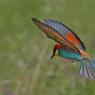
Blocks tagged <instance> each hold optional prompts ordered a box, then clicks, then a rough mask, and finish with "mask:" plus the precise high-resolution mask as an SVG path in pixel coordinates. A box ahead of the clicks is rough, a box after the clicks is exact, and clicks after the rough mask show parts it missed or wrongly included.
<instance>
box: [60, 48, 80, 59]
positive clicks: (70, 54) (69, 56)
mask: <svg viewBox="0 0 95 95" xmlns="http://www.w3.org/2000/svg"><path fill="white" fill-rule="evenodd" d="M58 55H59V56H60V57H63V58H67V59H72V60H78V61H80V60H81V56H80V55H79V54H77V53H74V52H72V51H71V52H70V51H69V52H68V51H65V50H63V49H60V50H58Z"/></svg>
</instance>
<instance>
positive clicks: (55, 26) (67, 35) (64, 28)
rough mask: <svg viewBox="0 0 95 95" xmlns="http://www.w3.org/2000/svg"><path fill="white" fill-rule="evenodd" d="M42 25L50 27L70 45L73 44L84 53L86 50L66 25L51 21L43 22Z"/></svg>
mask: <svg viewBox="0 0 95 95" xmlns="http://www.w3.org/2000/svg"><path fill="white" fill-rule="evenodd" d="M43 23H45V24H46V25H48V26H51V27H52V28H53V29H55V30H56V31H57V32H58V33H59V34H61V35H62V36H64V37H65V38H66V39H68V40H69V41H70V42H71V43H73V44H74V45H75V46H76V47H78V48H79V49H82V50H84V51H85V49H86V48H85V45H84V43H83V42H82V41H81V40H80V38H79V37H78V36H77V34H76V33H75V32H73V31H72V30H71V29H70V28H68V27H67V26H66V25H64V24H62V23H60V22H58V21H55V20H51V19H47V20H44V21H43Z"/></svg>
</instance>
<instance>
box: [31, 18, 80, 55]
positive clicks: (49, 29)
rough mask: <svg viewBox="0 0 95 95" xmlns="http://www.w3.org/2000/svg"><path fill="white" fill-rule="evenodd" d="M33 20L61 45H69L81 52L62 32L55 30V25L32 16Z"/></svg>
mask: <svg viewBox="0 0 95 95" xmlns="http://www.w3.org/2000/svg"><path fill="white" fill-rule="evenodd" d="M32 21H33V22H34V23H35V24H36V25H37V26H38V27H39V28H40V29H41V30H42V31H43V32H44V33H45V34H46V35H47V36H48V37H49V38H51V39H54V40H55V41H56V42H58V43H60V44H61V45H66V46H67V47H69V48H71V49H73V50H74V51H76V52H77V53H78V54H80V51H79V49H78V48H77V47H76V46H75V45H74V44H73V43H71V42H70V41H68V40H67V39H66V38H65V37H64V36H63V35H62V34H61V33H59V32H58V31H57V30H55V29H54V28H53V27H51V26H49V25H47V24H45V23H44V22H42V21H39V20H37V19H36V18H32Z"/></svg>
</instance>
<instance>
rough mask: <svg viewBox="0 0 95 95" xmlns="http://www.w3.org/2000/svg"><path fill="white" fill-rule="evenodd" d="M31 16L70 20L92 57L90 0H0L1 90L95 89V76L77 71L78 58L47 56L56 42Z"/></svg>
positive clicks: (86, 93)
mask: <svg viewBox="0 0 95 95" xmlns="http://www.w3.org/2000/svg"><path fill="white" fill-rule="evenodd" d="M31 17H36V18H38V19H46V18H52V19H56V20H59V21H61V22H63V23H64V24H66V25H68V26H69V27H70V28H71V29H72V30H74V31H75V32H76V33H77V34H78V35H80V38H81V39H82V40H83V41H84V43H85V45H86V47H87V51H88V52H89V53H90V54H91V56H92V57H93V58H94V57H95V54H94V52H95V44H94V43H95V21H94V20H95V1H94V0H90V1H89V0H88V1H87V0H1V1H0V95H9V94H8V93H10V94H11V93H12V95H95V82H94V81H92V80H87V79H84V78H80V77H79V76H78V71H79V63H65V62H63V60H59V59H58V58H54V59H53V60H50V56H51V54H52V47H53V45H54V44H55V42H54V41H52V40H50V39H48V38H47V37H46V36H45V35H44V34H43V33H42V32H41V31H40V30H39V29H38V28H37V27H36V26H35V25H34V24H33V23H32V21H31V19H30V18H31Z"/></svg>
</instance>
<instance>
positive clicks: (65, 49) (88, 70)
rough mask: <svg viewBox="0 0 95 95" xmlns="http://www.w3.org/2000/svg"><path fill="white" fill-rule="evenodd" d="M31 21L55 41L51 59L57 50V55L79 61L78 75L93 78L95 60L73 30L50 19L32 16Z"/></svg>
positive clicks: (94, 75) (94, 78) (94, 76)
mask: <svg viewBox="0 0 95 95" xmlns="http://www.w3.org/2000/svg"><path fill="white" fill-rule="evenodd" d="M32 21H33V22H34V24H35V25H36V26H37V27H38V28H39V29H40V30H42V32H44V33H45V34H46V35H47V37H48V38H50V39H53V40H55V41H56V42H57V43H56V44H55V45H54V47H53V54H52V56H51V59H52V58H53V57H54V56H55V54H56V51H58V56H60V57H62V58H66V59H68V60H73V61H80V63H81V64H80V72H79V73H80V75H81V76H83V77H85V78H88V79H92V80H95V61H94V60H92V59H91V57H90V56H89V54H88V53H87V52H86V47H85V45H84V43H83V42H82V41H81V40H80V38H79V36H78V35H77V34H76V33H75V32H73V31H72V30H71V29H70V28H68V27H67V26H66V25H64V24H62V23H60V22H58V21H55V20H52V19H45V20H43V21H41V20H38V19H36V18H32Z"/></svg>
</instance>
